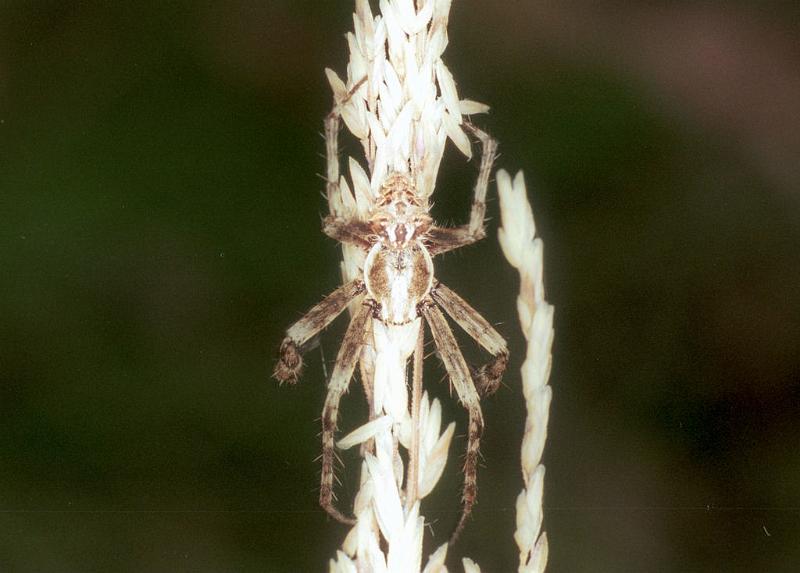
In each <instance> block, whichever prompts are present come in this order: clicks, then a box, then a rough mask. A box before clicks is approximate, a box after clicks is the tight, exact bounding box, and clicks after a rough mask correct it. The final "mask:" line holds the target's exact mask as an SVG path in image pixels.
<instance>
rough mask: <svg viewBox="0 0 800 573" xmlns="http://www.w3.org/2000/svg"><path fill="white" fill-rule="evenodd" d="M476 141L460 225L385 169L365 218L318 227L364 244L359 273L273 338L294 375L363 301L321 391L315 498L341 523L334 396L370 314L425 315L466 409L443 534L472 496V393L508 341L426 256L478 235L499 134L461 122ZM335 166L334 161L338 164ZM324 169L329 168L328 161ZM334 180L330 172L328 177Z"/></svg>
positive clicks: (332, 149)
mask: <svg viewBox="0 0 800 573" xmlns="http://www.w3.org/2000/svg"><path fill="white" fill-rule="evenodd" d="M465 125H466V127H467V129H468V130H469V131H470V132H471V133H472V134H473V135H474V136H475V137H477V139H478V140H479V141H480V142H481V148H482V157H481V163H480V171H479V175H478V180H477V182H476V184H475V189H474V197H473V201H472V207H471V212H470V218H469V223H467V224H466V225H463V226H459V227H453V228H448V227H439V226H437V225H435V224H434V222H433V219H432V218H431V216H430V215H429V205H428V201H427V198H425V197H422V196H421V195H420V194H418V193H417V189H416V187H415V184H414V182H413V179H412V177H411V176H410V175H409V174H407V173H401V172H393V173H389V174H388V175H387V176H386V177H385V179H384V181H383V183H382V185H381V188H380V192H379V196H378V198H377V200H376V202H375V204H374V206H373V210H372V212H371V216H370V218H369V219H368V220H366V221H362V220H355V219H353V220H344V219H340V218H336V217H334V216H328V217H327V218H325V220H324V222H323V232H324V233H325V234H326V235H328V236H329V237H331V238H333V239H335V240H337V241H339V242H341V243H347V244H352V245H356V246H357V247H359V248H361V249H363V250H364V251H365V253H366V260H365V263H364V266H363V275H362V276H361V277H359V278H357V279H355V280H353V281H351V282H349V283H347V284H345V285H343V286H341V287H339V288H338V289H336V290H335V291H333V292H332V293H331V294H329V295H328V296H327V297H325V299H323V300H322V302H320V303H319V304H317V305H316V306H314V307H313V308H311V309H310V310H309V311H308V312H307V313H306V314H305V315H304V316H303V317H302V318H301V319H300V320H298V321H297V322H295V323H294V324H293V325H292V326H291V327H289V329H288V330H287V331H286V337H285V338H284V339H283V342H282V344H281V346H280V351H279V358H278V362H277V364H276V366H275V371H274V374H273V375H274V377H275V378H277V379H278V380H279V381H281V382H286V381H288V382H290V383H295V382H297V379H298V378H299V376H300V374H301V372H302V368H303V362H302V353H303V350H304V346H306V345H308V342H309V341H310V340H311V339H312V338H314V337H315V336H316V335H317V334H318V333H319V332H320V331H321V330H323V329H324V328H325V327H327V326H328V325H329V324H330V323H331V322H332V321H333V320H334V319H335V318H336V317H337V316H338V315H339V314H341V313H342V311H343V310H344V309H345V308H346V307H347V306H348V305H349V304H350V303H351V302H352V301H354V300H358V301H360V302H361V304H360V305H358V309H357V310H356V312H355V313H354V315H353V317H352V319H351V320H350V325H349V326H348V328H347V331H346V333H345V335H344V340H343V342H342V345H341V347H340V348H339V352H338V355H337V357H336V363H335V366H334V369H333V372H332V374H331V377H330V380H329V381H328V394H327V397H326V399H325V405H324V407H323V410H322V474H321V485H320V494H319V503H320V505H321V506H322V508H323V509H325V511H326V512H327V513H328V514H329V515H331V516H332V517H333V518H335V519H336V520H338V521H340V522H342V523H348V524H352V523H354V522H355V521H354V520H353V519H352V518H350V517H348V516H345V515H344V514H343V513H342V512H341V511H339V509H337V508H336V507H335V505H334V493H333V480H334V459H335V451H334V433H335V431H336V425H337V418H338V411H339V401H340V398H341V396H342V394H343V393H344V392H346V391H347V388H348V386H349V384H350V379H351V378H352V376H353V372H354V370H355V367H356V364H357V363H358V361H359V358H360V356H361V351H362V348H363V346H364V345H365V344H368V343H367V342H366V340H365V339H366V338H367V333H370V332H371V331H372V329H371V324H370V321H374V320H377V321H380V322H382V323H384V324H385V325H387V326H389V327H390V326H392V325H405V324H408V323H411V322H414V321H416V322H418V323H419V322H421V321H422V320H423V319H424V320H425V321H426V322H427V323H428V325H429V327H430V330H431V333H432V334H433V340H434V342H435V344H436V346H437V348H438V351H439V356H440V357H441V360H442V362H443V363H444V366H445V369H446V370H447V373H448V376H449V378H450V382H451V385H452V387H454V388H455V390H456V393H457V395H458V398H459V401H460V402H461V404H462V405H463V406H464V407H465V408H466V409H467V411H468V416H469V426H468V433H467V449H466V455H465V458H464V466H463V471H464V485H463V491H462V503H463V508H462V512H461V517H460V519H459V521H458V524H457V526H456V529H455V531H454V533H453V535H452V537H451V540H455V539H456V537H457V536H458V534H459V533H460V532H461V530H462V529H463V527H464V525H465V523H466V519H467V518H468V516H469V515H470V513H471V511H472V506H473V504H474V503H475V498H476V489H477V485H476V473H477V462H478V449H479V445H480V438H481V435H482V433H483V414H482V411H481V406H480V398H481V397H482V396H488V395H491V394H493V393H494V392H495V391H496V390H497V388H498V386H499V385H500V380H501V377H502V374H503V372H504V370H505V368H506V365H507V362H508V349H507V346H506V342H505V340H504V339H503V337H502V336H500V334H499V333H498V332H497V331H496V330H495V329H494V328H493V327H492V326H491V325H490V324H489V322H488V321H487V320H486V319H484V318H483V317H482V316H481V315H480V314H479V313H478V312H477V311H476V310H475V309H474V308H472V307H471V306H470V305H469V304H467V302H466V301H465V300H464V299H462V298H461V297H460V296H459V295H457V294H456V293H455V292H453V291H452V290H450V289H449V288H448V287H446V286H445V285H444V284H442V283H441V282H439V281H438V280H436V279H435V278H434V273H433V262H432V258H433V257H435V256H437V255H441V254H442V253H446V252H448V251H452V250H454V249H457V248H459V247H464V246H466V245H470V244H472V243H474V242H476V241H478V240H480V239H482V238H483V237H484V236H485V230H484V219H485V213H486V203H485V199H486V190H487V187H488V183H489V175H490V173H491V169H492V164H493V163H494V158H495V154H496V149H497V143H496V142H495V140H494V139H493V138H492V137H490V136H489V135H488V134H486V133H485V132H483V131H481V130H480V129H478V128H477V127H475V126H473V125H471V124H469V123H465ZM338 130H339V117H338V116H337V115H336V114H335V113H331V114H330V115H329V116H328V117H327V118H326V121H325V134H326V142H327V156H328V162H329V164H330V162H332V161H336V162H338V151H337V146H338V143H337V137H338ZM337 169H338V166H337ZM329 173H330V171H329ZM328 185H336V182H330V181H329V182H328ZM442 311H444V312H445V313H447V314H448V315H449V316H450V317H451V318H452V319H453V320H454V321H455V322H456V323H457V324H458V325H459V326H460V327H461V328H462V329H464V330H465V331H466V332H467V334H469V335H470V336H471V337H472V338H473V339H474V340H475V341H476V342H478V344H479V345H480V346H482V347H483V348H484V349H485V350H486V351H488V352H489V353H490V354H492V356H493V359H492V361H490V362H489V363H487V364H486V365H484V366H482V367H481V368H479V369H476V370H471V369H470V368H469V367H468V366H467V363H466V361H465V359H464V356H463V355H462V353H461V350H460V349H459V347H458V344H457V343H456V339H455V337H454V336H453V332H452V330H451V329H450V326H449V325H448V323H447V320H446V319H445V317H444V314H443V312H442Z"/></svg>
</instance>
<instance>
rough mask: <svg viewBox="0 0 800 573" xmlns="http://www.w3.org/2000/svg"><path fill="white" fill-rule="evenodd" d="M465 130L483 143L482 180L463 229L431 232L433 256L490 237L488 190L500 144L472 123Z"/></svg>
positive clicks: (440, 228)
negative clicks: (486, 228)
mask: <svg viewBox="0 0 800 573" xmlns="http://www.w3.org/2000/svg"><path fill="white" fill-rule="evenodd" d="M464 127H465V128H467V129H468V130H469V131H471V132H472V133H473V135H475V137H477V138H478V139H479V140H480V142H481V165H480V170H479V171H478V180H477V181H476V182H475V190H474V194H473V199H472V208H471V210H470V215H469V223H467V224H466V225H462V226H460V227H433V228H432V229H430V230H429V231H428V236H427V241H428V243H429V251H430V254H431V256H432V257H434V256H436V255H441V254H442V253H446V252H448V251H452V250H454V249H458V248H461V247H465V246H467V245H471V244H472V243H475V242H476V241H480V240H481V239H483V238H484V237H485V236H486V231H485V229H484V220H485V218H486V190H487V188H488V187H489V176H490V175H491V173H492V166H493V165H494V160H495V157H497V141H496V140H495V139H494V138H493V137H492V136H491V135H489V134H488V133H486V132H485V131H483V130H481V129H478V128H477V127H475V126H474V125H472V124H471V123H469V122H465V123H464Z"/></svg>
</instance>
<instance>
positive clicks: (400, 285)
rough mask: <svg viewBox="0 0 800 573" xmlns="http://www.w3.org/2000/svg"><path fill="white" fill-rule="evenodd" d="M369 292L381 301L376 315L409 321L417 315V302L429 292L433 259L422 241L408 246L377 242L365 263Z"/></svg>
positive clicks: (398, 321) (391, 320)
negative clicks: (399, 246)
mask: <svg viewBox="0 0 800 573" xmlns="http://www.w3.org/2000/svg"><path fill="white" fill-rule="evenodd" d="M364 282H365V283H366V287H367V292H368V294H369V296H370V297H372V298H373V299H374V300H375V302H377V303H378V306H377V311H378V316H377V318H378V319H380V320H381V321H383V322H384V323H386V324H406V323H408V322H411V321H412V320H414V319H415V318H417V304H418V303H419V302H420V301H421V300H422V299H423V298H424V297H425V296H426V295H427V294H428V292H430V290H431V285H432V283H433V262H432V261H431V257H430V255H429V254H428V250H427V249H426V248H425V246H423V245H422V244H421V243H419V242H413V243H411V244H409V245H408V246H407V247H405V248H396V247H395V248H393V247H390V246H386V245H385V244H383V243H376V244H375V245H373V247H372V249H370V252H369V255H367V260H366V262H365V264H364Z"/></svg>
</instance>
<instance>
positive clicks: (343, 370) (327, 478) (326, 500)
mask: <svg viewBox="0 0 800 573" xmlns="http://www.w3.org/2000/svg"><path fill="white" fill-rule="evenodd" d="M373 311H374V310H373V308H372V306H371V305H369V304H367V303H364V304H362V306H361V307H359V309H358V310H357V311H356V313H355V315H354V316H353V319H352V320H351V321H350V326H348V327H347V332H346V333H345V335H344V340H343V341H342V345H341V346H340V347H339V354H338V355H337V356H336V365H335V366H334V368H333V373H332V374H331V379H330V381H329V382H328V395H327V397H326V398H325V406H324V407H323V408H322V477H321V483H320V488H319V504H320V505H321V506H322V508H323V509H324V510H325V511H327V512H328V514H329V515H330V516H331V517H333V518H334V519H336V520H337V521H340V522H342V523H346V524H350V525H353V524H354V523H355V519H353V518H351V517H347V516H345V515H344V514H343V513H342V512H340V511H339V510H338V509H336V507H335V506H334V503H333V502H334V495H333V478H334V460H335V450H334V448H335V443H334V435H335V433H336V424H337V419H338V417H339V400H340V399H341V397H342V394H344V393H345V392H346V391H347V388H348V386H349V385H350V379H351V378H352V377H353V371H354V370H355V367H356V363H357V362H358V359H359V357H360V356H361V349H362V348H363V347H364V338H365V334H366V332H367V331H368V330H369V326H370V321H371V320H372V314H373Z"/></svg>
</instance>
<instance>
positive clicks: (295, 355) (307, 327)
mask: <svg viewBox="0 0 800 573" xmlns="http://www.w3.org/2000/svg"><path fill="white" fill-rule="evenodd" d="M364 290H365V287H364V281H362V280H361V279H356V280H354V281H351V282H349V283H347V284H346V285H343V286H340V287H339V288H337V289H336V290H335V291H333V292H332V293H331V294H329V295H328V296H326V297H325V298H324V299H322V301H321V302H320V303H318V304H316V305H314V306H313V307H312V308H311V310H309V311H308V312H307V313H306V314H305V315H304V316H303V317H302V318H301V319H300V320H298V321H297V322H295V323H294V324H293V325H292V326H290V327H289V328H288V329H287V330H286V337H285V338H284V339H283V342H282V343H281V348H280V351H279V354H278V362H277V364H276V365H275V370H274V372H273V373H272V375H273V376H274V377H275V378H277V379H278V380H280V381H281V382H287V381H288V382H290V383H292V384H294V383H295V382H297V379H298V378H299V377H300V375H301V374H302V372H303V356H302V354H303V345H304V344H306V343H307V342H308V341H309V340H311V339H312V338H313V337H314V336H316V335H317V334H319V332H320V331H321V330H323V329H324V328H325V327H326V326H328V325H329V324H330V323H331V322H333V321H334V319H336V317H337V316H339V315H340V314H341V313H342V311H343V310H344V309H345V308H347V305H348V304H349V303H350V301H352V300H353V299H354V298H355V297H357V296H358V295H360V294H361V293H363V292H364Z"/></svg>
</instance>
